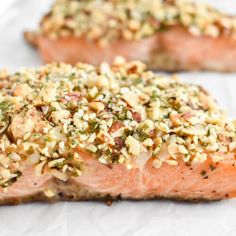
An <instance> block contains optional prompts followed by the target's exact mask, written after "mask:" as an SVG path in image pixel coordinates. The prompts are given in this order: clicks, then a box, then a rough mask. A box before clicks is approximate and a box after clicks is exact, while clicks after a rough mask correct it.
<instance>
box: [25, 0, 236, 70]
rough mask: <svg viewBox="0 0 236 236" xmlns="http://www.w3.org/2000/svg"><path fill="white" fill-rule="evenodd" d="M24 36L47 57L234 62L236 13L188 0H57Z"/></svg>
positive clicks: (180, 65) (165, 65)
mask: <svg viewBox="0 0 236 236" xmlns="http://www.w3.org/2000/svg"><path fill="white" fill-rule="evenodd" d="M25 38H26V39H27V41H28V42H30V43H31V44H32V45H34V46H36V47H37V49H38V51H39V54H40V56H41V57H42V60H43V61H44V62H45V63H48V62H53V61H57V62H67V63H72V64H75V63H77V62H85V63H90V64H94V65H99V64H100V63H101V62H103V61H106V62H108V63H112V61H113V60H114V58H115V57H116V56H117V55H120V56H122V57H124V58H125V59H126V60H127V61H132V60H140V61H143V62H145V63H146V64H147V66H148V67H149V68H151V69H161V70H167V71H178V70H214V71H228V72H230V71H235V68H236V62H235V61H236V60H235V58H236V18H235V17H234V16H229V15H226V14H224V13H222V12H220V11H218V10H215V9H213V8H211V7H209V6H208V5H205V4H202V3H193V2H189V1H186V0H185V1H183V0H172V1H162V0H158V1H157V0H136V1H109V0H92V1H69V0H57V1H56V3H55V4H54V6H53V7H52V9H51V11H50V12H49V13H48V14H47V15H46V16H45V17H44V18H43V19H42V21H41V24H40V29H39V30H38V31H37V32H26V33H25Z"/></svg>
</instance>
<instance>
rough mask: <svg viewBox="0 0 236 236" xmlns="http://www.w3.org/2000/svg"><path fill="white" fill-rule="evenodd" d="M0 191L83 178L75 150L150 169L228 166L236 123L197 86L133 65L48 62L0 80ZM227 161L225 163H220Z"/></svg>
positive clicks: (234, 145)
mask: <svg viewBox="0 0 236 236" xmlns="http://www.w3.org/2000/svg"><path fill="white" fill-rule="evenodd" d="M0 86H1V91H0V135H1V136H0V185H1V186H3V187H7V186H8V185H9V184H10V183H12V182H14V181H16V179H17V177H19V176H20V174H21V171H22V168H23V166H24V163H26V164H27V165H33V166H35V171H36V174H37V175H41V174H43V173H46V172H51V173H52V174H53V175H54V176H55V177H57V178H59V179H61V180H64V181H66V180H67V179H68V178H69V177H70V176H80V175H81V174H83V158H82V156H81V152H82V151H83V152H87V153H90V155H93V156H94V157H95V158H97V160H98V161H99V162H101V163H103V164H105V165H106V164H112V163H120V164H124V165H126V166H127V168H128V169H130V168H136V167H137V166H138V164H139V163H140V161H142V158H144V157H147V159H150V158H152V159H153V166H154V167H155V168H159V167H161V166H162V165H163V164H165V163H166V164H168V165H172V166H175V165H178V164H179V163H180V162H185V163H186V164H194V163H202V162H204V161H206V160H207V158H211V159H212V161H213V162H221V161H233V162H234V158H235V149H236V122H233V121H232V122H231V121H228V120H227V119H226V116H225V114H224V113H223V112H222V111H221V110H220V109H219V108H218V106H217V105H216V103H215V101H214V100H213V99H212V98H211V97H210V96H209V95H208V94H207V93H206V91H205V90H204V89H202V88H201V87H200V86H196V85H193V84H187V83H182V82H181V81H179V80H178V78H176V77H175V76H172V77H166V76H162V75H156V74H155V73H153V72H151V71H146V70H145V65H144V64H142V63H141V62H138V61H133V62H129V63H126V62H125V61H124V59H122V58H117V59H116V60H115V62H114V63H113V65H111V66H109V65H108V64H106V63H102V64H101V65H100V66H99V67H94V66H92V65H88V64H77V65H76V66H71V65H68V64H63V63H61V64H56V63H55V64H50V65H46V66H44V67H42V68H40V69H37V70H35V69H25V70H22V71H21V72H19V73H15V74H13V75H7V74H6V73H3V75H2V76H1V78H0ZM226 159H227V160H226Z"/></svg>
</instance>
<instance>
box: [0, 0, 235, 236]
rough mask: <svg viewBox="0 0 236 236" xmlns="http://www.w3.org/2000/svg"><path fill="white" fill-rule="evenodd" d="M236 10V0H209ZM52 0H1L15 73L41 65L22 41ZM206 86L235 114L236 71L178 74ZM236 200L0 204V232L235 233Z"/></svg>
mask: <svg viewBox="0 0 236 236" xmlns="http://www.w3.org/2000/svg"><path fill="white" fill-rule="evenodd" d="M208 2H211V3H212V4H213V3H214V4H215V5H216V6H218V7H220V8H224V9H225V10H226V11H229V12H231V13H236V12H235V11H236V10H235V9H236V1H234V0H232V1H230V0H218V1H214V0H212V1H210V0H209V1H208ZM51 3H52V0H41V1H35V0H8V1H3V0H1V1H0V16H1V20H0V32H1V34H0V67H1V68H4V67H7V68H9V69H10V70H11V71H15V70H17V69H19V68H21V67H24V66H25V67H26V66H27V67H28V66H39V65H40V64H41V62H40V59H39V57H38V55H37V53H36V51H34V50H33V49H31V48H30V47H29V46H28V45H27V44H26V43H25V42H24V40H23V37H22V32H23V31H24V30H25V29H33V28H35V27H36V25H37V22H38V21H39V19H40V17H41V15H42V14H43V13H44V12H46V11H47V9H48V8H49V6H50V5H51ZM181 76H182V77H183V79H184V80H186V81H191V82H193V83H197V84H201V85H203V86H204V87H206V88H207V89H208V90H209V91H210V92H211V93H212V94H213V95H214V96H215V98H216V99H217V100H218V102H219V104H220V105H221V107H224V108H225V109H226V110H227V111H228V113H229V115H230V116H231V117H236V105H235V104H236V92H235V88H236V74H220V73H182V74H181ZM235 234H236V199H235V200H234V199H231V200H226V201H221V202H213V203H200V204H190V203H180V202H172V201H160V200H157V201H145V202H132V201H123V202H114V203H113V205H112V206H111V207H108V206H106V205H105V204H104V203H99V202H74V203H68V202H61V203H55V204H41V203H33V204H25V205H19V206H14V207H13V206H4V207H0V236H23V235H24V236H44V235H46V236H49V235H50V236H51V235H55V236H78V235H93V236H97V235H98V236H100V235H101V236H102V235H107V236H113V235H114V236H118V235H119V236H120V235H122V236H144V235H145V236H146V235H148V236H157V235H165V236H168V235H176V236H185V235H186V236H189V235H196V236H199V235H208V236H209V235H214V236H218V235H219V236H224V235H235Z"/></svg>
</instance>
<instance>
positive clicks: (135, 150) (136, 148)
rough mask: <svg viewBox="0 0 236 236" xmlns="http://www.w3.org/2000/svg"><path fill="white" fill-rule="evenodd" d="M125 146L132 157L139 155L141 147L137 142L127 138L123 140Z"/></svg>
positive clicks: (130, 137)
mask: <svg viewBox="0 0 236 236" xmlns="http://www.w3.org/2000/svg"><path fill="white" fill-rule="evenodd" d="M125 144H126V145H127V146H128V147H129V152H130V153H131V154H133V155H139V153H140V151H141V145H140V143H139V141H138V140H136V139H135V138H133V137H132V136H128V137H127V138H126V140H125Z"/></svg>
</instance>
